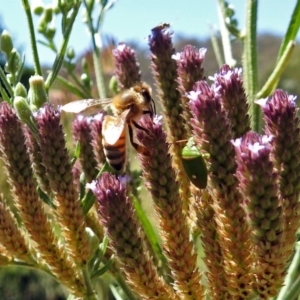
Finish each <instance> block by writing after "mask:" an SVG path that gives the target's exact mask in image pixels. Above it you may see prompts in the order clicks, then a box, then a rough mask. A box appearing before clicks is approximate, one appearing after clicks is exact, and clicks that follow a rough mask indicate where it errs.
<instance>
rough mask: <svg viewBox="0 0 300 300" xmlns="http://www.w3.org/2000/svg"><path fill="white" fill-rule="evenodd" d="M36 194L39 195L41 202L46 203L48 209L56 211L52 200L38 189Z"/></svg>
mask: <svg viewBox="0 0 300 300" xmlns="http://www.w3.org/2000/svg"><path fill="white" fill-rule="evenodd" d="M37 192H38V194H39V197H40V198H41V200H42V201H43V202H44V203H46V204H47V205H49V206H50V207H52V208H54V209H56V206H55V204H54V203H53V201H52V199H51V198H50V197H49V196H48V195H47V194H46V193H45V192H44V191H43V190H42V189H41V188H40V187H38V188H37Z"/></svg>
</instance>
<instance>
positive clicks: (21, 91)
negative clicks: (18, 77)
mask: <svg viewBox="0 0 300 300" xmlns="http://www.w3.org/2000/svg"><path fill="white" fill-rule="evenodd" d="M14 96H15V97H16V96H21V97H24V98H25V99H26V98H27V91H26V88H25V86H24V85H23V84H22V83H21V82H18V83H17V85H16V87H15V90H14Z"/></svg>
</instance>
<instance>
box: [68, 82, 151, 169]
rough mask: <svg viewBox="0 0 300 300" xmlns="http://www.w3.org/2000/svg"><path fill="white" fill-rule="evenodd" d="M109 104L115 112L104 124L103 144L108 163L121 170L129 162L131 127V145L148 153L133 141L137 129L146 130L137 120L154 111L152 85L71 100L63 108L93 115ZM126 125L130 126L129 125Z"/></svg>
mask: <svg viewBox="0 0 300 300" xmlns="http://www.w3.org/2000/svg"><path fill="white" fill-rule="evenodd" d="M107 105H109V106H110V108H111V110H112V112H113V115H112V116H111V115H106V116H105V117H104V120H103V123H102V144H103V149H104V154H105V156H106V160H107V162H108V163H109V164H110V165H111V166H112V167H113V168H114V169H115V170H116V171H120V170H122V168H123V166H124V164H125V161H126V133H127V129H128V133H129V140H130V143H131V145H132V146H133V147H134V148H135V149H136V151H137V152H138V153H141V154H143V155H148V150H147V149H146V148H145V147H143V146H142V145H140V144H138V143H137V142H135V141H134V130H135V129H136V128H137V129H140V130H144V131H147V130H146V129H145V128H143V127H142V126H140V125H139V124H138V123H137V122H138V121H139V120H140V118H141V117H142V116H143V115H146V114H148V115H149V116H150V118H151V119H153V116H154V114H155V110H156V108H155V103H154V100H153V99H152V96H151V87H150V86H149V85H148V84H146V83H145V82H140V83H137V84H136V85H134V86H133V87H132V88H130V89H125V90H123V91H121V92H120V93H119V94H118V95H116V96H115V97H114V98H111V99H102V100H101V99H100V100H94V99H87V100H78V101H73V102H70V103H68V104H66V105H64V106H63V107H62V110H64V111H66V112H72V113H80V114H83V115H93V114H96V113H97V112H99V110H100V109H103V108H104V107H105V106H107ZM126 125H127V126H126Z"/></svg>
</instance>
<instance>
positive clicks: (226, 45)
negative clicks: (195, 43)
mask: <svg viewBox="0 0 300 300" xmlns="http://www.w3.org/2000/svg"><path fill="white" fill-rule="evenodd" d="M224 6H225V4H224V0H219V1H218V5H217V9H218V15H219V22H220V32H221V38H222V44H223V52H224V58H225V63H226V64H228V65H230V66H231V67H233V66H235V64H236V61H235V59H234V58H233V56H232V49H231V42H230V33H229V31H228V29H227V26H226V24H225V20H224V14H223V10H224V9H225V8H224Z"/></svg>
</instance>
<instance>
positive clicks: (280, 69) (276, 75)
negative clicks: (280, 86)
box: [256, 41, 296, 99]
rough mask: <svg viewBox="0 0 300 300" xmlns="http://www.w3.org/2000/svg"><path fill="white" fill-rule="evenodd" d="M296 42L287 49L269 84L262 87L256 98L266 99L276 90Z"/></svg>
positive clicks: (292, 42)
mask: <svg viewBox="0 0 300 300" xmlns="http://www.w3.org/2000/svg"><path fill="white" fill-rule="evenodd" d="M295 45H296V44H295V42H294V41H290V42H289V44H288V45H287V47H286V48H285V51H284V52H283V54H282V55H281V57H280V59H279V61H278V63H277V64H276V67H275V69H274V70H273V72H272V74H271V75H270V77H269V78H268V80H267V82H266V83H265V85H264V86H263V87H262V89H261V90H260V91H259V92H258V93H257V96H256V98H257V99H260V98H265V97H267V96H269V95H270V94H271V93H272V92H273V91H274V90H275V88H276V86H277V83H278V81H279V79H280V76H281V74H282V73H283V71H284V69H285V67H286V65H287V63H288V61H289V58H290V57H291V55H292V52H293V49H294V48H295Z"/></svg>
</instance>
